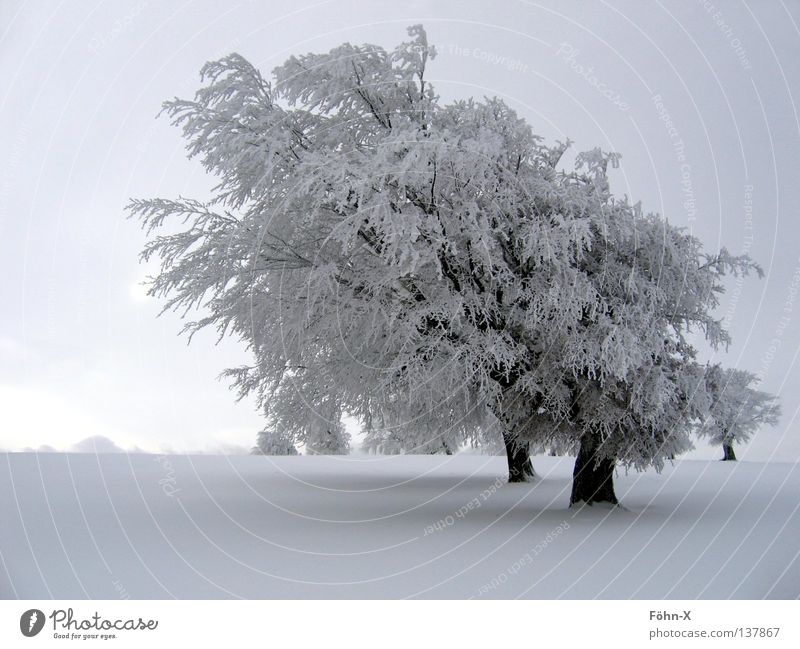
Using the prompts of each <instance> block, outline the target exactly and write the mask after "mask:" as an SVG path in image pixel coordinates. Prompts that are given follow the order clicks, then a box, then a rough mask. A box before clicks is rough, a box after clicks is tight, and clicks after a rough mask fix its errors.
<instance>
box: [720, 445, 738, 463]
mask: <svg viewBox="0 0 800 649" xmlns="http://www.w3.org/2000/svg"><path fill="white" fill-rule="evenodd" d="M722 453H723V456H722V461H723V462H736V453H734V452H733V444H732V443H728V444H723V445H722Z"/></svg>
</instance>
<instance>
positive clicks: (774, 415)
mask: <svg viewBox="0 0 800 649" xmlns="http://www.w3.org/2000/svg"><path fill="white" fill-rule="evenodd" d="M756 383H758V377H757V376H756V375H755V374H753V373H751V372H748V371H746V370H740V369H733V368H728V369H723V368H722V367H720V366H719V365H712V366H711V367H709V368H708V369H707V371H706V389H707V391H708V395H709V400H710V403H709V407H708V410H707V411H706V413H705V417H704V418H703V421H702V425H701V428H700V433H701V435H704V436H707V437H708V439H709V441H710V442H711V443H712V444H714V445H719V446H722V451H723V457H722V459H723V460H736V453H734V450H733V445H734V443H741V442H747V441H748V440H749V439H750V437H751V436H752V435H753V433H755V432H756V431H757V430H758V429H759V428H760V427H761V426H763V425H764V424H769V425H771V426H774V425H776V424H777V423H778V419H779V417H780V413H781V410H780V405H779V404H778V401H777V397H775V396H773V395H770V394H768V393H767V392H763V391H761V390H756V389H754V388H753V387H752V386H753V385H755V384H756Z"/></svg>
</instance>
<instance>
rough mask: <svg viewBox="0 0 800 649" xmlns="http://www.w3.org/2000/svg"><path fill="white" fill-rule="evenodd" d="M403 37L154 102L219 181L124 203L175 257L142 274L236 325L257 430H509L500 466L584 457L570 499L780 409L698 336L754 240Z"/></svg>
mask: <svg viewBox="0 0 800 649" xmlns="http://www.w3.org/2000/svg"><path fill="white" fill-rule="evenodd" d="M409 34H410V36H411V40H410V41H408V42H405V43H402V44H401V45H399V46H398V47H397V48H395V49H394V50H392V51H386V50H384V49H383V48H380V47H377V46H375V45H362V46H353V45H350V44H344V45H342V46H340V47H337V48H335V49H333V50H331V51H330V52H329V53H327V54H308V55H305V56H301V57H291V58H290V59H289V60H288V61H287V62H286V63H284V64H283V65H281V66H279V67H278V68H276V69H275V70H274V72H273V76H274V79H273V80H271V81H270V80H268V79H266V78H264V77H263V76H262V75H261V73H260V72H259V71H258V70H257V69H255V68H254V67H253V66H252V65H250V64H249V63H248V62H247V61H246V60H245V59H244V58H242V57H241V56H239V55H237V54H233V55H230V56H228V57H225V58H224V59H221V60H219V61H215V62H211V63H208V64H206V65H205V66H204V68H203V70H202V72H201V78H202V80H203V82H204V84H203V86H202V87H201V88H200V90H198V92H197V93H196V95H195V98H194V99H193V100H182V99H175V100H173V101H169V102H166V103H165V105H164V110H165V111H166V112H167V113H168V114H169V115H170V117H171V118H172V119H173V121H174V123H175V124H176V125H178V126H180V127H181V128H182V130H183V134H184V136H185V138H186V139H187V141H188V151H189V155H190V156H191V157H198V158H199V159H200V161H201V162H202V164H203V166H204V167H205V169H206V171H207V172H208V173H209V174H211V175H213V176H215V177H216V179H217V185H216V187H215V188H214V192H213V198H212V199H211V200H210V201H207V202H200V201H196V200H191V199H183V198H181V199H177V200H167V199H148V200H134V201H132V202H131V204H130V206H129V209H130V211H131V213H132V214H133V215H135V216H137V217H138V218H140V219H141V221H142V223H143V225H144V227H145V229H146V230H147V232H148V234H150V235H151V236H150V237H149V240H148V243H147V245H146V247H145V249H144V252H143V258H144V259H149V258H151V257H153V256H155V257H157V258H159V259H160V261H161V270H160V273H159V274H158V275H157V276H156V277H155V278H153V280H152V284H151V288H150V292H151V294H153V295H155V296H161V297H165V298H166V306H165V309H184V310H185V311H184V314H186V313H187V312H188V311H189V310H191V309H193V308H195V307H202V315H201V317H199V318H198V319H196V320H193V321H190V322H188V324H187V325H186V330H187V331H188V333H189V334H190V335H191V334H192V333H194V332H196V331H197V330H199V329H202V328H204V327H209V326H212V327H216V328H217V329H218V331H219V334H220V336H224V335H226V334H231V335H234V336H237V337H239V338H240V339H241V340H243V341H244V342H245V344H246V345H247V346H248V348H249V350H250V351H251V352H252V356H253V359H254V360H253V363H252V364H251V365H248V366H244V367H237V368H233V369H230V370H227V371H226V375H227V376H228V377H229V378H230V379H231V381H232V383H233V385H234V386H235V387H236V389H237V390H238V393H239V395H240V396H245V395H250V394H253V395H255V396H256V397H257V399H258V401H259V404H260V406H261V407H262V408H263V409H264V411H265V413H266V415H267V418H268V430H271V431H280V433H279V435H278V436H279V437H280V438H281V439H285V440H286V441H287V442H288V443H290V445H291V446H292V448H294V445H295V444H297V443H308V445H309V448H312V449H313V448H316V447H319V445H320V443H321V442H320V440H322V448H323V449H324V448H325V445H324V440H330V441H331V448H333V447H337V448H339V449H340V450H341V445H340V444H339V445H338V446H337V444H338V443H337V442H334V440H337V439H343V436H344V429H343V427H342V423H341V422H342V416H343V415H344V414H345V413H348V414H350V415H351V416H353V417H355V418H356V419H357V420H358V421H359V422H360V423H361V425H362V426H363V428H364V430H365V431H366V433H367V440H368V444H372V445H373V446H375V447H376V448H377V447H381V446H383V448H387V449H394V450H397V449H400V450H409V451H410V450H414V449H417V450H419V449H423V450H424V451H425V452H430V451H436V450H440V449H441V450H443V451H445V452H446V451H447V450H448V449H449V450H453V449H455V448H458V446H459V445H461V444H463V443H465V442H471V443H473V444H486V443H493V441H492V440H502V444H503V447H504V448H505V450H506V454H507V457H508V463H509V478H510V480H511V481H518V480H525V479H526V478H527V477H529V476H530V475H532V474H533V469H532V467H531V462H530V452H531V450H536V449H545V448H546V449H553V450H555V451H556V452H573V453H575V454H576V455H577V460H576V465H575V473H574V482H573V492H572V497H571V502H572V503H578V502H586V503H594V502H599V501H608V502H613V503H615V502H616V497H615V495H614V490H613V474H614V468H615V467H616V466H620V465H622V466H631V467H634V468H636V469H644V468H646V467H650V466H655V467H656V468H660V467H661V466H662V465H663V463H664V461H665V460H667V459H668V458H672V457H674V456H675V455H677V454H679V453H682V452H684V451H686V450H687V449H688V448H690V446H691V443H692V441H691V440H692V436H693V435H694V434H697V433H699V434H705V435H709V436H711V437H712V439H719V440H722V441H725V440H728V441H733V439H736V438H737V437H740V438H741V437H743V436H746V435H747V434H749V433H751V432H752V430H753V429H755V428H756V427H757V426H758V425H759V423H761V422H764V421H774V420H775V418H776V417H777V405H776V404H775V403H774V400H773V399H772V398H771V397H769V396H768V395H765V394H763V393H759V392H757V391H755V390H754V389H753V388H752V383H753V378H754V377H753V376H752V375H750V374H747V373H744V372H738V371H734V370H723V369H722V368H717V367H714V368H708V367H706V366H704V365H702V364H700V363H699V362H698V361H697V352H696V349H695V347H694V346H693V345H692V344H691V342H690V339H689V332H690V331H699V332H701V333H702V335H703V337H704V338H705V341H706V342H707V343H708V344H709V345H710V346H711V347H712V348H720V347H724V346H726V345H727V344H728V342H729V335H728V333H727V332H726V331H725V330H724V328H723V327H722V325H721V323H720V321H719V320H718V319H717V318H715V316H714V310H715V308H716V307H717V305H718V299H719V294H720V293H721V292H722V290H723V281H724V278H725V276H726V275H746V274H749V273H751V272H756V273H759V274H760V272H761V271H760V269H759V268H758V267H757V266H756V265H755V264H754V263H753V262H752V261H751V260H750V258H749V257H747V256H734V255H731V254H729V253H728V252H727V251H726V250H725V249H722V250H721V251H720V252H718V253H714V254H710V253H707V252H705V251H704V250H703V247H702V245H701V243H700V242H699V241H698V240H697V239H696V238H694V237H692V236H690V235H689V234H687V233H686V232H685V231H683V230H681V229H679V228H676V227H674V226H672V225H670V224H669V223H668V221H666V220H665V219H664V218H662V217H661V216H659V215H657V214H650V213H645V212H643V211H642V209H641V206H640V205H639V204H632V203H630V202H629V201H628V200H627V199H626V198H619V197H615V196H613V195H612V193H611V191H610V187H609V181H608V174H607V171H608V167H609V165H611V166H612V167H613V166H616V165H617V163H618V156H617V155H616V154H613V153H606V152H603V151H601V150H599V149H595V150H593V151H589V152H586V153H581V154H578V155H577V156H576V162H575V166H574V169H564V168H562V167H563V165H562V164H561V161H562V159H563V156H564V154H565V152H566V151H567V150H568V147H569V142H566V143H556V144H555V145H547V144H545V143H544V142H543V141H542V139H541V138H539V137H538V136H536V135H534V134H533V133H532V131H531V129H530V127H529V126H528V124H527V123H526V122H525V121H524V120H523V119H521V118H520V117H518V116H517V115H516V114H515V113H514V111H512V110H511V109H510V108H509V107H508V106H507V105H506V104H505V103H503V102H502V101H500V100H498V99H484V100H481V101H475V100H472V99H470V100H464V101H455V102H452V103H449V104H442V103H441V102H440V100H439V98H438V97H437V95H436V94H435V93H434V90H433V87H432V86H431V84H430V83H429V81H428V80H427V78H426V68H427V65H428V63H429V61H430V60H431V59H433V58H434V56H435V54H436V52H435V48H434V47H432V46H430V45H429V44H428V42H427V37H426V34H425V31H424V30H423V28H422V27H421V26H415V27H412V28H410V29H409ZM181 224H183V225H181ZM732 386H737V387H736V388H735V389H731V387H732ZM743 395H744V396H743ZM737 408H738V409H737ZM745 422H749V423H745Z"/></svg>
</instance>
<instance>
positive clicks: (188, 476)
mask: <svg viewBox="0 0 800 649" xmlns="http://www.w3.org/2000/svg"><path fill="white" fill-rule="evenodd" d="M535 466H536V469H537V470H538V472H539V473H540V475H541V476H542V479H541V480H539V481H538V482H536V483H535V484H528V485H508V484H503V483H502V477H503V476H504V459H503V458H499V457H486V456H477V455H466V454H460V455H456V456H453V457H447V456H402V457H365V456H361V457H359V456H354V457H306V456H301V457H282V458H267V457H253V456H155V455H145V454H131V455H119V454H108V455H92V454H77V453H66V454H60V453H40V454H33V453H9V454H1V455H0V513H1V515H2V525H0V551H1V552H2V562H3V565H2V566H0V595H2V596H3V597H5V598H9V597H20V598H31V599H39V598H44V597H56V598H81V597H91V598H108V599H114V598H118V597H130V598H169V597H178V598H224V597H243V598H305V597H314V598H387V597H388V598H403V597H423V598H442V597H445V598H471V597H486V598H490V597H491V598H515V597H529V598H595V597H600V598H728V597H736V598H762V597H769V598H796V597H798V596H800V561H798V553H799V552H800V513H798V508H800V470H799V469H798V466H797V465H796V464H788V463H786V464H783V463H774V464H760V463H752V462H739V463H722V462H700V461H679V462H677V463H676V464H675V466H672V467H668V468H667V469H666V470H665V471H664V472H663V473H662V474H661V475H656V474H655V473H645V474H635V473H631V474H629V475H624V474H622V475H620V476H619V477H618V480H617V494H618V496H620V498H621V500H622V502H623V503H624V505H625V507H626V509H625V510H608V509H599V508H595V509H593V510H588V509H587V510H583V511H580V512H576V511H573V510H570V509H568V508H567V502H568V498H569V486H570V473H571V460H570V459H569V458H564V459H557V458H549V457H547V458H542V457H539V458H536V459H535Z"/></svg>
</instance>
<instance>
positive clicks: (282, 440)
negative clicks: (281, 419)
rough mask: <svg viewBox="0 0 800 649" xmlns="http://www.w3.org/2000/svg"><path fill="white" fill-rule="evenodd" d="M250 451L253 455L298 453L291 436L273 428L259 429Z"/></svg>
mask: <svg viewBox="0 0 800 649" xmlns="http://www.w3.org/2000/svg"><path fill="white" fill-rule="evenodd" d="M250 452H251V453H252V454H253V455H298V452H297V449H296V448H295V445H294V443H293V441H292V439H291V437H289V436H288V435H285V434H282V433H279V432H277V431H273V430H262V431H260V432H259V433H258V435H257V437H256V445H255V446H254V447H253V449H252V450H251V451H250Z"/></svg>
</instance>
